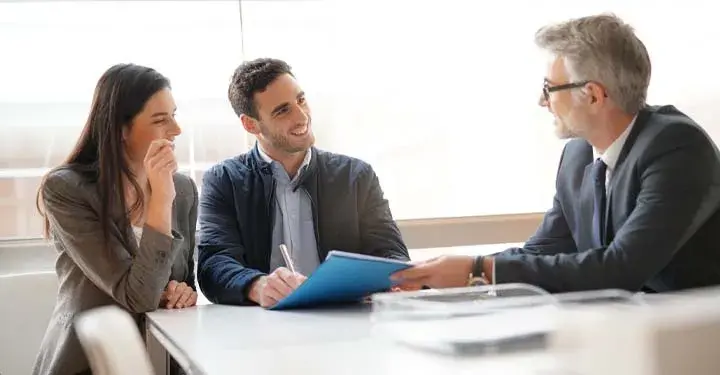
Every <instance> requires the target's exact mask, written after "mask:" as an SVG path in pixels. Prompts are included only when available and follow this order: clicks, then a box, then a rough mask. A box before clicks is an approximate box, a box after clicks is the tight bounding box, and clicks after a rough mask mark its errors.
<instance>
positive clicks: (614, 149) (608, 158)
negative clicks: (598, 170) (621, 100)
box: [593, 115, 637, 170]
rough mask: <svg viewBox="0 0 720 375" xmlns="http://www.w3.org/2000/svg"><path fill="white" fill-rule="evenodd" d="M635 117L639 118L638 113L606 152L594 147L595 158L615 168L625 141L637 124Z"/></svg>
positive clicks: (611, 168)
mask: <svg viewBox="0 0 720 375" xmlns="http://www.w3.org/2000/svg"><path fill="white" fill-rule="evenodd" d="M635 119H637V115H635V117H633V119H632V121H630V125H628V127H627V128H625V130H624V131H623V132H622V133H621V134H620V136H618V137H617V138H616V139H615V141H613V143H612V144H610V146H609V147H608V148H607V150H605V152H604V153H602V154H600V153H599V152H598V150H597V149H595V148H594V147H593V160H596V159H597V158H600V159H602V161H603V162H605V165H607V167H608V169H610V170H613V169H615V164H617V161H618V158H620V152H622V149H623V146H624V145H625V141H626V140H627V137H628V135H629V134H630V131H631V130H632V127H633V125H635Z"/></svg>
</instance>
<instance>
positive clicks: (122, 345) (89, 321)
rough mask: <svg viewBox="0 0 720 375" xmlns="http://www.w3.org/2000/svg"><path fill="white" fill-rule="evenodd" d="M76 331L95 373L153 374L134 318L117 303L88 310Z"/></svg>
mask: <svg viewBox="0 0 720 375" xmlns="http://www.w3.org/2000/svg"><path fill="white" fill-rule="evenodd" d="M75 331H76V332H77V335H78V338H79V339H80V344H81V345H82V347H83V350H84V351H85V354H86V355H87V357H88V361H89V362H90V367H91V368H92V371H93V374H95V375H154V371H153V368H152V365H151V363H150V358H149V356H148V353H147V351H146V350H145V344H144V342H143V339H142V337H141V336H140V332H139V331H138V328H137V325H136V324H135V321H134V320H133V319H132V318H131V317H130V314H128V313H127V312H126V311H124V310H122V309H120V308H119V307H117V306H105V307H100V308H97V309H93V310H89V311H86V312H84V313H83V314H80V315H79V316H78V317H77V318H76V319H75Z"/></svg>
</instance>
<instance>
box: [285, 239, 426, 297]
mask: <svg viewBox="0 0 720 375" xmlns="http://www.w3.org/2000/svg"><path fill="white" fill-rule="evenodd" d="M410 267H412V265H411V264H410V263H407V262H404V261H400V260H395V259H387V258H380V257H374V256H369V255H363V254H355V253H347V252H344V251H337V250H333V251H330V253H328V256H327V258H325V261H324V262H323V263H321V264H320V266H318V268H317V269H315V272H313V273H312V274H311V275H310V277H308V279H307V280H305V282H303V283H302V284H301V285H300V286H299V287H298V288H297V289H295V290H294V291H293V292H292V293H290V294H289V295H287V296H286V297H285V298H283V299H282V300H280V301H279V302H278V303H277V304H275V306H273V307H272V308H271V310H287V309H295V308H302V307H312V306H318V305H328V304H340V303H350V302H356V301H360V300H362V299H363V298H364V297H367V296H369V295H370V294H372V293H377V292H382V291H386V290H388V289H390V288H391V287H392V286H393V282H392V281H391V280H390V275H392V274H393V273H395V272H397V271H401V270H404V269H406V268H410Z"/></svg>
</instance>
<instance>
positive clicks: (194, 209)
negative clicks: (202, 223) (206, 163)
mask: <svg viewBox="0 0 720 375" xmlns="http://www.w3.org/2000/svg"><path fill="white" fill-rule="evenodd" d="M190 183H191V185H192V189H193V202H192V206H190V214H189V215H188V220H189V225H188V233H189V234H190V238H189V239H188V241H190V242H189V243H188V245H189V246H188V248H190V249H191V251H190V256H189V257H188V259H187V265H188V266H187V269H188V276H187V278H186V279H185V283H186V284H187V285H189V286H190V287H191V288H193V290H194V291H196V292H197V285H195V281H196V280H195V245H196V240H195V231H196V228H197V220H198V217H197V214H198V191H197V186H195V182H194V181H193V180H190Z"/></svg>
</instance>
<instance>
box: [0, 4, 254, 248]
mask: <svg viewBox="0 0 720 375" xmlns="http://www.w3.org/2000/svg"><path fill="white" fill-rule="evenodd" d="M0 51H3V53H2V54H3V58H2V59H1V60H0V65H1V66H2V68H1V69H0V82H1V83H0V131H2V134H3V136H2V138H1V139H0V237H37V236H39V235H40V233H41V228H42V224H41V220H40V218H39V215H38V214H37V213H36V211H35V193H36V190H37V186H38V182H39V180H40V178H41V176H42V175H43V174H44V173H45V172H46V171H47V170H48V168H50V167H53V166H56V165H58V164H59V163H60V162H62V160H63V159H64V158H65V157H66V155H67V153H68V152H69V150H70V149H71V147H72V146H73V145H74V142H75V140H76V139H77V137H78V135H79V134H80V131H81V129H82V127H83V125H84V123H85V119H86V116H87V114H88V111H89V107H90V100H91V99H92V93H93V89H94V86H95V83H96V82H97V79H98V78H99V77H100V75H101V74H102V73H103V72H104V71H105V70H106V69H107V68H108V67H110V66H111V65H113V64H116V63H120V62H133V63H137V64H142V65H147V66H150V67H153V68H156V69H157V70H158V71H160V72H161V73H163V74H164V75H166V76H168V77H169V78H170V80H171V84H172V86H173V92H174V96H175V99H176V101H177V105H178V121H179V122H180V125H181V126H182V128H183V135H182V136H180V137H179V138H178V140H177V143H176V146H177V155H178V161H179V163H180V169H181V172H183V173H187V174H190V175H191V176H193V177H195V178H197V179H199V178H200V177H201V176H202V171H203V169H204V168H206V167H207V166H208V165H210V164H212V163H215V162H216V161H218V160H221V159H223V158H226V157H229V156H232V155H235V154H237V153H240V152H242V151H245V150H247V147H248V141H249V140H248V139H247V137H246V136H245V131H244V130H243V129H242V126H240V123H239V121H238V119H237V117H235V115H234V113H233V111H232V109H231V107H230V105H229V104H228V102H227V94H226V93H227V84H228V80H229V77H230V76H231V74H232V71H233V69H234V67H235V66H236V65H237V63H238V62H239V61H240V60H241V59H242V39H241V27H240V12H239V3H237V2H233V1H142V2H140V1H137V2H125V1H117V2H115V1H75V2H62V1H53V2H28V3H20V2H10V3H1V2H0Z"/></svg>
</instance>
